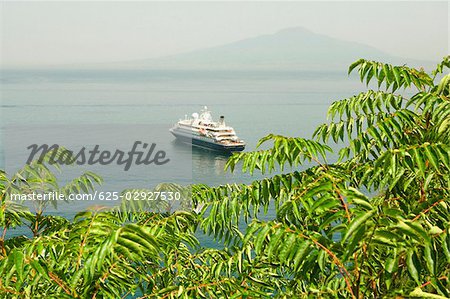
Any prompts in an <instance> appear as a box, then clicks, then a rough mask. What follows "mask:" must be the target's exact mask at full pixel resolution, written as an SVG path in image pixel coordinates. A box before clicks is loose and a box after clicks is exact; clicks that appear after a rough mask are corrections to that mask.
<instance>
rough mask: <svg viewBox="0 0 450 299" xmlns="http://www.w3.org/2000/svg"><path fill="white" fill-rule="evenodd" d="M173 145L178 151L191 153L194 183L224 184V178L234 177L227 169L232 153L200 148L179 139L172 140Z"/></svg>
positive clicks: (228, 179) (227, 179)
mask: <svg viewBox="0 0 450 299" xmlns="http://www.w3.org/2000/svg"><path fill="white" fill-rule="evenodd" d="M172 145H173V147H174V149H175V151H176V152H178V153H180V152H182V153H184V154H186V155H188V154H189V153H191V157H192V180H193V183H206V182H208V184H211V183H212V184H211V185H216V184H223V183H224V180H225V182H227V181H230V179H231V178H232V177H233V174H231V173H230V171H225V164H226V163H227V161H228V158H229V157H230V156H231V154H229V153H228V154H227V153H224V152H219V151H214V150H209V149H205V148H199V147H196V146H192V145H191V144H186V143H184V142H181V141H179V140H177V139H175V140H173V141H172ZM212 181H214V182H212Z"/></svg>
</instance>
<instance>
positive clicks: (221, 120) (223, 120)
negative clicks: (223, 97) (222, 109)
mask: <svg viewBox="0 0 450 299" xmlns="http://www.w3.org/2000/svg"><path fill="white" fill-rule="evenodd" d="M219 124H221V125H225V116H223V115H221V116H220V119H219Z"/></svg>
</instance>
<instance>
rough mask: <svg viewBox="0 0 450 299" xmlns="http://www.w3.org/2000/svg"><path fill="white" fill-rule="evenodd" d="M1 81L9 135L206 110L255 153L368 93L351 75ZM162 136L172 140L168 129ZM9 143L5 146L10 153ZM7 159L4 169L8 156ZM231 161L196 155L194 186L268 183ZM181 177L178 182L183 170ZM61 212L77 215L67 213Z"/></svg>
mask: <svg viewBox="0 0 450 299" xmlns="http://www.w3.org/2000/svg"><path fill="white" fill-rule="evenodd" d="M0 82H1V85H0V87H1V110H0V117H1V131H0V132H2V133H3V132H4V130H5V128H7V127H11V126H14V125H20V126H24V125H25V126H33V125H36V126H40V125H54V126H70V125H79V124H83V125H99V124H103V125H118V126H120V125H153V124H155V125H161V124H167V126H168V127H169V126H170V125H171V124H173V123H175V122H176V121H177V120H178V119H180V118H184V116H185V115H186V114H188V115H190V114H191V113H193V112H199V110H200V109H201V108H202V107H203V106H205V105H206V106H208V108H210V110H212V112H213V117H214V118H216V119H217V118H218V117H219V115H225V119H226V121H227V123H228V124H230V125H232V126H233V127H234V128H235V130H236V131H237V133H238V135H239V137H241V138H242V139H244V140H245V141H246V142H247V148H246V150H253V149H255V146H256V143H257V141H258V139H259V138H261V137H263V136H265V135H267V134H269V133H275V134H283V135H287V136H298V137H305V138H308V137H311V135H312V133H313V132H314V129H315V128H316V126H317V125H319V124H321V123H323V122H325V121H326V111H327V108H328V106H329V105H330V104H331V103H332V102H333V101H335V100H339V99H343V98H345V97H348V96H351V95H353V94H356V93H358V92H359V91H360V90H362V89H363V88H364V86H363V85H362V84H360V83H359V82H358V80H357V79H356V78H354V77H352V78H349V77H348V76H347V74H346V73H345V71H343V72H339V73H338V72H335V73H327V72H301V71H299V72H280V71H277V72H268V71H263V72H254V71H240V72H231V71H215V72H212V71H3V72H2V73H1V81H0ZM87 134H88V132H87ZM162 134H167V138H172V137H170V134H169V132H168V131H167V132H166V131H165V130H163V132H162ZM7 140H8V139H7V138H6V139H5V138H4V139H3V140H2V149H3V148H4V147H5V142H7ZM0 158H1V159H0V164H1V166H2V168H4V167H3V166H4V165H5V154H4V152H3V151H2V153H1V157H0ZM7 158H8V159H11V157H7ZM226 159H227V158H226V157H225V156H222V155H219V154H215V153H212V152H207V151H203V150H193V151H192V179H193V181H194V182H196V183H205V184H208V185H218V184H222V183H227V182H244V183H248V182H251V181H252V180H254V179H255V178H258V177H260V176H259V175H256V176H254V177H251V176H250V175H248V174H243V173H241V172H239V171H236V172H235V173H233V174H231V173H229V172H225V171H224V170H223V167H224V165H225V162H226ZM173 172H174V176H175V175H176V173H177V169H173ZM114 180H117V178H115V179H112V181H109V182H108V183H109V184H112V185H114V184H119V183H123V181H124V180H125V181H127V184H128V185H130V186H132V185H133V179H132V178H131V177H130V178H128V179H127V178H122V180H121V181H120V182H119V181H114ZM149 180H150V181H149V182H148V183H150V184H157V183H159V181H158V178H157V177H151V178H149ZM56 213H57V214H60V215H63V216H66V217H71V216H72V214H73V213H71V209H70V208H65V207H63V208H61V209H60V210H59V211H57V212H56ZM17 233H20V231H19V232H17Z"/></svg>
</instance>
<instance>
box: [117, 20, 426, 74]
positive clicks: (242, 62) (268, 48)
mask: <svg viewBox="0 0 450 299" xmlns="http://www.w3.org/2000/svg"><path fill="white" fill-rule="evenodd" d="M358 58H366V59H373V60H379V61H383V62H389V63H397V64H398V63H401V64H403V63H405V62H407V63H408V64H410V65H414V66H417V65H423V64H424V62H420V61H414V60H411V59H409V60H408V59H404V58H399V57H395V56H392V55H389V54H387V53H385V52H383V51H380V50H378V49H376V48H374V47H371V46H367V45H364V44H360V43H356V42H349V41H343V40H339V39H336V38H332V37H329V36H326V35H322V34H317V33H314V32H312V31H310V30H308V29H305V28H302V27H295V28H288V29H284V30H281V31H278V32H277V33H275V34H269V35H262V36H257V37H253V38H248V39H244V40H240V41H237V42H233V43H230V44H226V45H222V46H217V47H212V48H205V49H200V50H196V51H192V52H187V53H182V54H177V55H172V56H166V57H162V58H155V59H145V60H136V61H129V62H122V63H116V64H114V67H117V68H126V69H128V68H132V69H159V70H161V69H170V70H174V69H179V70H183V69H199V70H240V69H241V70H244V69H245V70H343V69H346V68H347V67H348V66H349V65H350V64H351V63H352V62H353V61H355V60H357V59H358ZM425 64H427V63H426V62H425Z"/></svg>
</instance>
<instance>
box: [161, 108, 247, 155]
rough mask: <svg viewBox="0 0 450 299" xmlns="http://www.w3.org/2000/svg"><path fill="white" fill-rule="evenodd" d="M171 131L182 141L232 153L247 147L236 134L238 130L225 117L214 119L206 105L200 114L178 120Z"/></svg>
mask: <svg viewBox="0 0 450 299" xmlns="http://www.w3.org/2000/svg"><path fill="white" fill-rule="evenodd" d="M170 132H171V133H172V134H173V135H174V136H175V137H176V138H177V139H179V140H180V141H182V142H185V143H189V144H192V145H195V146H198V147H203V148H207V149H212V150H216V151H221V152H226V153H231V152H239V151H242V150H243V149H244V148H245V142H244V141H243V140H241V139H239V138H238V137H237V136H236V132H235V131H234V129H233V128H232V127H230V126H227V125H226V124H225V118H224V117H223V116H221V117H220V119H219V121H217V122H216V121H213V119H212V116H211V112H210V111H209V110H208V108H207V107H206V106H205V107H204V108H203V109H202V111H201V113H200V115H199V114H198V113H193V114H192V117H190V118H189V117H188V116H187V115H186V116H185V118H184V119H182V120H180V121H178V122H177V123H176V124H175V125H174V126H173V127H172V128H171V129H170Z"/></svg>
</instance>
